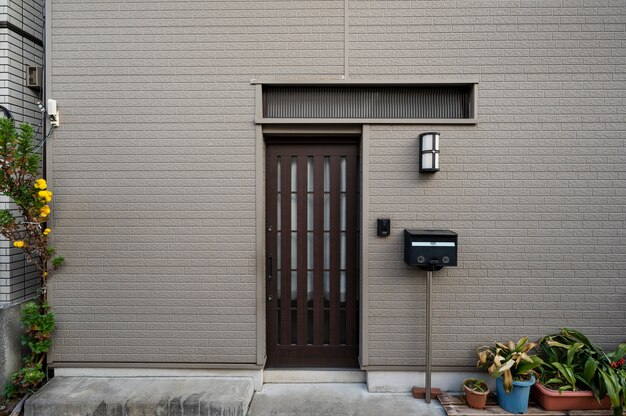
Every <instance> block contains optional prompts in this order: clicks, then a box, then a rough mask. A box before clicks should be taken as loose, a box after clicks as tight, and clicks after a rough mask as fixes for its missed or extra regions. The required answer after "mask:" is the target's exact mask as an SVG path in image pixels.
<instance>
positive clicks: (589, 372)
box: [583, 357, 598, 385]
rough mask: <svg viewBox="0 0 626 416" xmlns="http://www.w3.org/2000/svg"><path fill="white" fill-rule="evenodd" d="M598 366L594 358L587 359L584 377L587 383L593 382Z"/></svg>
mask: <svg viewBox="0 0 626 416" xmlns="http://www.w3.org/2000/svg"><path fill="white" fill-rule="evenodd" d="M597 368H598V362H597V361H596V360H594V359H593V358H591V357H589V358H587V361H585V368H584V370H583V378H584V379H585V381H586V382H587V385H591V384H593V378H594V377H595V375H596V369H597Z"/></svg>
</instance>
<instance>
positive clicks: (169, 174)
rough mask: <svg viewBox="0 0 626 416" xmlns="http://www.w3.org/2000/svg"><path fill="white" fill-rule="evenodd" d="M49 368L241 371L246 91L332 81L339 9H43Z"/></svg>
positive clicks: (247, 290) (251, 187) (195, 4)
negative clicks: (55, 119)
mask: <svg viewBox="0 0 626 416" xmlns="http://www.w3.org/2000/svg"><path fill="white" fill-rule="evenodd" d="M51 9H52V15H51V17H52V44H51V58H52V65H51V71H52V96H53V97H54V98H55V99H57V100H58V102H59V109H60V111H61V113H62V126H61V128H59V130H58V131H57V132H56V133H55V136H54V137H53V138H52V139H51V146H52V149H51V163H52V175H51V176H52V181H53V184H54V192H55V196H56V199H55V205H54V225H55V228H54V229H55V231H54V232H53V233H54V235H55V240H54V243H55V245H56V246H57V248H58V250H59V252H60V253H62V254H63V255H64V256H65V257H66V261H67V265H66V266H65V267H64V269H63V271H62V273H60V274H59V275H57V276H55V279H54V287H53V299H54V305H55V306H54V308H55V311H56V312H57V313H58V317H59V329H58V331H57V338H56V339H57V340H58V342H57V344H56V347H55V350H54V355H53V359H54V361H57V362H72V361H104V362H112V361H115V362H125V361H136V362H184V363H235V364H238V363H239V364H245V363H256V336H257V334H256V281H257V278H256V260H255V250H256V247H255V232H256V231H255V162H254V160H255V155H254V152H255V142H254V137H255V136H254V125H253V116H254V107H253V106H254V87H253V86H252V85H250V80H251V79H252V78H258V77H270V78H271V77H275V76H281V77H282V76H288V77H307V78H311V77H322V78H323V77H331V76H332V77H334V78H337V76H338V74H340V73H341V71H343V2H342V1H275V2H267V1H237V0H228V1H191V2H189V1H176V0H174V1H172V0H161V1H152V0H151V1H134V2H128V1H107V2H85V1H83V0H54V1H52V7H51Z"/></svg>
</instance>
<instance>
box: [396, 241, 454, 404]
mask: <svg viewBox="0 0 626 416" xmlns="http://www.w3.org/2000/svg"><path fill="white" fill-rule="evenodd" d="M457 241H458V234H457V233H455V232H454V231H450V230H411V231H409V230H404V262H405V263H406V264H408V265H410V266H418V267H419V268H420V269H422V270H426V376H425V384H426V391H425V392H424V393H425V394H424V399H425V401H426V403H430V390H431V377H432V371H431V356H432V339H431V338H432V322H431V321H432V316H431V315H432V311H431V309H432V308H431V302H432V282H433V271H435V270H441V269H442V268H443V267H444V266H456V258H457V245H458V244H457Z"/></svg>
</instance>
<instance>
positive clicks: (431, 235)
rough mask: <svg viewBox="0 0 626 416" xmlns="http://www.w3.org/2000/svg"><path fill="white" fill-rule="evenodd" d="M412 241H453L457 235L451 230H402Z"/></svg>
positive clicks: (456, 238)
mask: <svg viewBox="0 0 626 416" xmlns="http://www.w3.org/2000/svg"><path fill="white" fill-rule="evenodd" d="M404 233H405V235H406V236H407V237H409V238H410V239H411V240H412V241H454V242H456V241H457V240H458V237H459V235H458V234H457V233H455V232H454V231H451V230H404Z"/></svg>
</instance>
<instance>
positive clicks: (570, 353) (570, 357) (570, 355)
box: [567, 342, 584, 364]
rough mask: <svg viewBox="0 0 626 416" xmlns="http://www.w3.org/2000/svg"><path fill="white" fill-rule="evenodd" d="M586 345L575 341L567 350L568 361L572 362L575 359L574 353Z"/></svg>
mask: <svg viewBox="0 0 626 416" xmlns="http://www.w3.org/2000/svg"><path fill="white" fill-rule="evenodd" d="M582 347H584V345H583V344H582V343H580V342H577V343H575V344H574V345H572V347H571V348H570V349H569V351H567V363H568V364H572V361H574V355H575V354H576V352H578V351H579V350H580V349H581V348H582Z"/></svg>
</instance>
